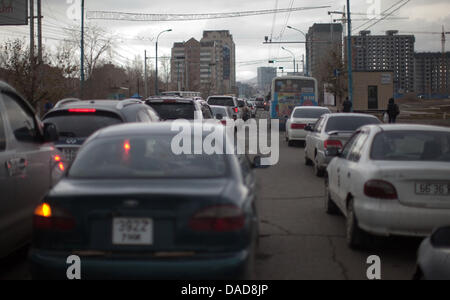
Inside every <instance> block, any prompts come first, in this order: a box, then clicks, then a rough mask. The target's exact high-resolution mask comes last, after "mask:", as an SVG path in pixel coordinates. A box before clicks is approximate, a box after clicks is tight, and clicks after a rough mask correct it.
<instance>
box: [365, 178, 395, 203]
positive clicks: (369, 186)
mask: <svg viewBox="0 0 450 300" xmlns="http://www.w3.org/2000/svg"><path fill="white" fill-rule="evenodd" d="M364 194H365V195H366V196H367V197H370V198H377V199H388V200H394V199H398V195H397V190H396V189H395V187H394V186H393V185H392V184H391V183H389V182H387V181H384V180H370V181H368V182H366V184H365V185H364Z"/></svg>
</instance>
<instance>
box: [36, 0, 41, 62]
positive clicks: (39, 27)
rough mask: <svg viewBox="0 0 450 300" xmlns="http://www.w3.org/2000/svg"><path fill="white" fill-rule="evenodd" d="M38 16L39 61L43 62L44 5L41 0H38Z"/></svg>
mask: <svg viewBox="0 0 450 300" xmlns="http://www.w3.org/2000/svg"><path fill="white" fill-rule="evenodd" d="M37 14H38V16H37V18H38V28H37V32H38V63H39V64H42V5H41V0H37Z"/></svg>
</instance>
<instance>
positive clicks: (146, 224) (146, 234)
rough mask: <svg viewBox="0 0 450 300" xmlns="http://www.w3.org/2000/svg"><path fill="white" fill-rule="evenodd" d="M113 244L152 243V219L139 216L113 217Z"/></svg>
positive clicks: (135, 244) (137, 244)
mask: <svg viewBox="0 0 450 300" xmlns="http://www.w3.org/2000/svg"><path fill="white" fill-rule="evenodd" d="M113 244H114V245H129V246H141V245H153V220H152V219H144V218H143V219H139V218H114V219H113Z"/></svg>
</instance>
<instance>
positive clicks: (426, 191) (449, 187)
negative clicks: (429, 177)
mask: <svg viewBox="0 0 450 300" xmlns="http://www.w3.org/2000/svg"><path fill="white" fill-rule="evenodd" d="M416 194H418V195H427V196H449V195H450V183H425V182H418V183H416Z"/></svg>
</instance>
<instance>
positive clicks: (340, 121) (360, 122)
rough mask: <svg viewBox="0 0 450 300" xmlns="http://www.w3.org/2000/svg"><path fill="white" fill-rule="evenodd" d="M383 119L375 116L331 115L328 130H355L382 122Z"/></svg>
mask: <svg viewBox="0 0 450 300" xmlns="http://www.w3.org/2000/svg"><path fill="white" fill-rule="evenodd" d="M380 123H381V121H380V120H378V119H377V118H374V117H355V116H348V117H331V118H330V119H329V120H328V122H327V127H326V132H333V131H344V132H353V131H356V130H357V129H358V128H359V127H362V126H365V125H371V124H380Z"/></svg>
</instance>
